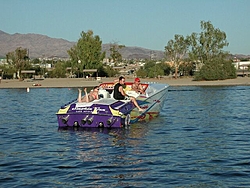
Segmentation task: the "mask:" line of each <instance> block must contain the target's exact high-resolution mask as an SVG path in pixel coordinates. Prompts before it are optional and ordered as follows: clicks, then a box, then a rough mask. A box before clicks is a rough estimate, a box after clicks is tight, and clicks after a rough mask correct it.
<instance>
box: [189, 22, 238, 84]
mask: <svg viewBox="0 0 250 188" xmlns="http://www.w3.org/2000/svg"><path fill="white" fill-rule="evenodd" d="M201 30H202V32H201V33H199V34H197V33H192V34H191V35H190V36H189V37H188V40H189V44H190V52H189V58H190V60H191V61H192V62H195V63H196V70H198V72H197V73H196V75H195V79H196V80H218V79H227V78H231V77H232V76H233V75H236V74H233V72H234V70H235V69H234V68H233V66H231V65H229V66H228V62H227V61H226V57H227V56H228V53H227V52H225V51H223V48H224V47H226V46H228V44H229V43H228V42H227V40H226V33H225V32H223V31H220V29H218V28H214V26H213V25H212V24H211V22H210V21H208V22H205V21H201ZM225 62H227V63H226V64H225ZM231 64H232V63H231ZM225 65H227V66H225ZM227 72H228V73H227Z"/></svg>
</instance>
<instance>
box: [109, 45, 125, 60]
mask: <svg viewBox="0 0 250 188" xmlns="http://www.w3.org/2000/svg"><path fill="white" fill-rule="evenodd" d="M124 47H125V45H118V44H117V43H116V42H115V43H112V44H110V48H109V50H110V58H111V59H112V60H113V61H114V62H115V63H118V62H122V55H121V53H120V52H119V50H120V49H122V48H124Z"/></svg>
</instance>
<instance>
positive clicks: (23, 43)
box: [0, 30, 164, 59]
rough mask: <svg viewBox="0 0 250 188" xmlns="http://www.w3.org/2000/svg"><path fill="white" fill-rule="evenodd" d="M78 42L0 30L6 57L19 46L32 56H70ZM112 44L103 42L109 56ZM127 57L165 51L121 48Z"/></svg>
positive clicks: (157, 55)
mask: <svg viewBox="0 0 250 188" xmlns="http://www.w3.org/2000/svg"><path fill="white" fill-rule="evenodd" d="M74 44H76V42H70V41H67V40H64V39H57V38H50V37H48V36H45V35H40V34H19V33H15V34H8V33H5V32H3V31H1V30H0V57H5V56H6V54H7V53H8V52H12V51H14V50H16V49H17V48H18V47H22V48H27V49H29V55H30V57H31V58H42V57H59V58H68V57H69V56H68V53H67V50H69V49H70V48H71V47H72V46H73V45H74ZM109 48H110V44H103V45H102V49H103V51H106V56H107V57H108V56H109V54H110V52H109ZM120 53H121V54H122V57H123V58H125V59H131V58H137V59H142V58H143V59H145V58H150V56H151V54H154V58H155V59H162V58H163V57H164V52H163V51H157V50H150V49H145V48H140V47H125V48H123V49H121V50H120Z"/></svg>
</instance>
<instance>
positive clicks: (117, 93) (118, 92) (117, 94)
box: [113, 76, 143, 112]
mask: <svg viewBox="0 0 250 188" xmlns="http://www.w3.org/2000/svg"><path fill="white" fill-rule="evenodd" d="M124 84H125V78H124V77H123V76H120V78H119V82H118V83H117V84H116V85H115V87H114V94H113V97H114V99H116V100H124V99H125V97H129V99H130V100H131V101H132V102H133V103H134V105H135V106H136V107H137V108H138V110H139V111H140V112H142V111H143V109H142V108H141V107H140V106H139V105H138V103H137V101H136V99H135V98H134V97H130V96H128V95H127V94H126V93H125V92H124V90H123V87H122V86H123V85H124Z"/></svg>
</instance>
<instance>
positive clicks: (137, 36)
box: [0, 0, 250, 55]
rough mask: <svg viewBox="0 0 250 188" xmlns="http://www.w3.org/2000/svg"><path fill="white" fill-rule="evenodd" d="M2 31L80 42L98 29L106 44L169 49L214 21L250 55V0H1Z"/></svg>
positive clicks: (233, 46)
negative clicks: (178, 37)
mask: <svg viewBox="0 0 250 188" xmlns="http://www.w3.org/2000/svg"><path fill="white" fill-rule="evenodd" d="M0 5H1V6H0V30H2V31H4V32H6V33H9V34H14V33H21V34H27V33H35V34H42V35H47V36H48V37H52V38H62V39H66V40H68V41H72V42H77V40H78V39H79V38H80V33H81V32H82V31H84V32H87V31H88V30H93V32H94V35H99V36H100V38H101V40H102V42H103V44H105V43H110V42H117V43H118V44H123V45H126V46H138V47H143V48H148V49H152V50H162V51H163V50H164V47H165V46H166V44H167V42H168V41H169V40H170V39H173V37H174V35H175V34H180V35H183V36H187V35H190V34H191V33H193V32H196V33H200V32H201V29H200V21H202V20H204V21H211V23H212V24H213V26H214V27H215V28H219V29H220V30H221V31H224V32H225V33H226V34H227V41H228V42H229V47H227V48H225V49H224V50H227V51H230V53H232V54H244V55H250V15H249V13H250V0H0Z"/></svg>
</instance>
